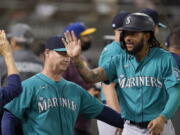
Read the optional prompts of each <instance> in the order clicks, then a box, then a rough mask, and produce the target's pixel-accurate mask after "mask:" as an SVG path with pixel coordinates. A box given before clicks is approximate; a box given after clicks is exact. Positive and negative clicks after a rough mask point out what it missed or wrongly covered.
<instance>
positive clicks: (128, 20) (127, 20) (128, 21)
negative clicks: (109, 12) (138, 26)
mask: <svg viewBox="0 0 180 135" xmlns="http://www.w3.org/2000/svg"><path fill="white" fill-rule="evenodd" d="M130 18H131V17H130V16H129V17H127V19H126V24H130V23H131V20H130Z"/></svg>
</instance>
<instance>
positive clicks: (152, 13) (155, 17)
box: [140, 8, 167, 28]
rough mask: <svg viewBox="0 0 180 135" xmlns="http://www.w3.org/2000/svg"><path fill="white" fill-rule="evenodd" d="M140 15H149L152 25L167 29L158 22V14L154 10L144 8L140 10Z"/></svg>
mask: <svg viewBox="0 0 180 135" xmlns="http://www.w3.org/2000/svg"><path fill="white" fill-rule="evenodd" d="M140 13H144V14H147V15H149V16H150V17H151V18H152V19H153V21H154V23H155V24H156V25H158V26H159V27H162V28H167V26H166V25H164V24H162V23H161V22H159V14H158V12H157V11H156V10H153V9H151V8H144V9H142V10H140Z"/></svg>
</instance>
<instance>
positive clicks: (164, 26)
mask: <svg viewBox="0 0 180 135" xmlns="http://www.w3.org/2000/svg"><path fill="white" fill-rule="evenodd" d="M158 26H159V27H161V28H167V26H166V25H164V24H162V23H158Z"/></svg>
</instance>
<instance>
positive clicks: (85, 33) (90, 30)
mask: <svg viewBox="0 0 180 135" xmlns="http://www.w3.org/2000/svg"><path fill="white" fill-rule="evenodd" d="M95 31H96V28H88V29H86V30H85V31H83V32H82V33H81V34H80V36H86V35H89V34H92V33H94V32H95Z"/></svg>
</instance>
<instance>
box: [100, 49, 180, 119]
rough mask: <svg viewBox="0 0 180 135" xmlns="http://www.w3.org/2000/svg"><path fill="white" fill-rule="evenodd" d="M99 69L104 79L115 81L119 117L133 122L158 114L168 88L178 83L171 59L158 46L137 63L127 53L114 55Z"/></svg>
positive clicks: (162, 107) (179, 81)
mask: <svg viewBox="0 0 180 135" xmlns="http://www.w3.org/2000/svg"><path fill="white" fill-rule="evenodd" d="M103 68H104V70H105V72H106V74H107V77H108V81H109V82H113V81H117V82H118V84H119V85H118V88H117V94H118V99H119V101H120V105H121V108H122V111H121V114H122V117H123V118H125V119H128V120H132V121H136V122H142V121H150V120H152V119H154V118H156V117H158V116H159V115H160V114H161V113H162V111H163V109H164V107H165V105H166V102H167V99H168V93H167V90H168V88H170V87H173V86H175V85H176V84H180V75H179V69H178V67H177V65H176V63H175V61H174V59H173V58H172V56H171V54H170V53H169V52H167V51H165V50H163V49H160V48H151V49H150V52H149V54H148V55H147V56H146V57H145V58H144V59H143V60H142V61H141V62H138V61H137V60H136V58H135V57H134V56H131V55H129V54H127V53H125V54H122V55H118V56H115V57H113V58H112V59H111V61H110V63H108V64H106V65H104V66H103Z"/></svg>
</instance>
